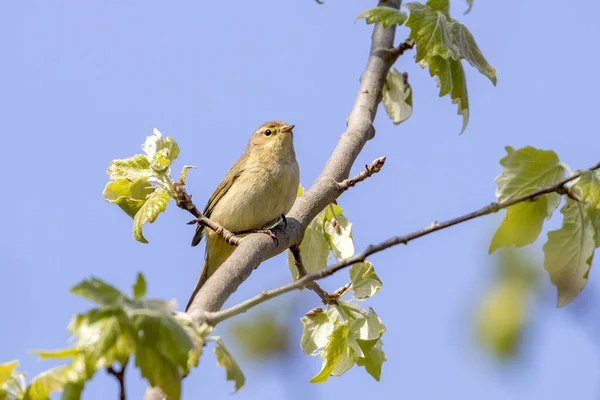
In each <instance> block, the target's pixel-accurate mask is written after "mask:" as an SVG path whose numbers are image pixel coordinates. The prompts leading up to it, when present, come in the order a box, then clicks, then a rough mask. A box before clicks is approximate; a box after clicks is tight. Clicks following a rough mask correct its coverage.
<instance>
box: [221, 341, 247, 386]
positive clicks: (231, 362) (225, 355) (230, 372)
mask: <svg viewBox="0 0 600 400" xmlns="http://www.w3.org/2000/svg"><path fill="white" fill-rule="evenodd" d="M215 343H216V346H215V349H214V351H215V355H216V356H217V365H219V366H220V367H222V368H225V371H227V380H228V381H233V382H235V391H236V392H237V391H238V390H240V389H241V388H242V386H244V383H245V382H246V378H245V377H244V373H243V372H242V370H241V369H240V367H239V365H238V364H237V362H236V361H235V359H234V358H233V356H232V355H231V353H230V352H229V350H227V348H226V347H225V344H223V341H222V340H221V339H220V338H218V337H216V338H215Z"/></svg>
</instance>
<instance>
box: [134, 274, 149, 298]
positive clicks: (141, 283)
mask: <svg viewBox="0 0 600 400" xmlns="http://www.w3.org/2000/svg"><path fill="white" fill-rule="evenodd" d="M133 296H134V297H136V298H143V297H145V296H146V279H145V278H144V275H142V273H141V272H138V274H137V279H136V281H135V283H134V285H133Z"/></svg>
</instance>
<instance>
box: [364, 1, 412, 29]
mask: <svg viewBox="0 0 600 400" xmlns="http://www.w3.org/2000/svg"><path fill="white" fill-rule="evenodd" d="M360 18H364V19H365V20H366V21H367V24H374V23H377V22H381V23H382V24H383V26H384V27H386V28H389V27H390V26H392V25H402V24H403V23H404V22H405V21H406V18H407V15H406V13H405V12H402V11H400V10H397V9H395V8H391V7H385V6H379V7H375V8H370V9H368V10H365V11H363V12H361V13H360V14H358V16H357V17H356V19H357V20H358V19H360Z"/></svg>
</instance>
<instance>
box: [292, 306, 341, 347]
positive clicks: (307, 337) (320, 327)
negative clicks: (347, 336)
mask: <svg viewBox="0 0 600 400" xmlns="http://www.w3.org/2000/svg"><path fill="white" fill-rule="evenodd" d="M336 319H337V317H336ZM301 321H302V325H303V331H302V340H301V342H300V347H301V348H302V351H303V352H304V353H306V354H312V353H314V352H315V351H316V350H318V349H321V348H323V347H325V345H326V344H327V342H328V340H329V339H328V338H329V335H331V332H333V327H334V322H335V320H333V321H332V320H330V318H329V315H328V314H326V313H324V312H321V313H317V314H311V315H306V316H304V317H302V319H301Z"/></svg>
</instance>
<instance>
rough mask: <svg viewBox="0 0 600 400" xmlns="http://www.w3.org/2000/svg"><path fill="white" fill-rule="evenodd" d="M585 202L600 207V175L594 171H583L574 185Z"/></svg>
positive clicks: (596, 207)
mask: <svg viewBox="0 0 600 400" xmlns="http://www.w3.org/2000/svg"><path fill="white" fill-rule="evenodd" d="M573 190H574V191H575V192H577V194H578V195H579V197H580V198H581V200H582V201H583V202H584V203H587V204H589V205H590V206H591V207H593V208H595V209H600V176H598V174H597V173H595V172H592V171H583V172H582V173H581V176H580V177H579V179H578V180H577V182H576V183H575V185H574V186H573Z"/></svg>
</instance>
